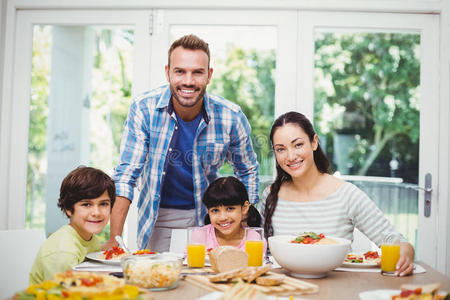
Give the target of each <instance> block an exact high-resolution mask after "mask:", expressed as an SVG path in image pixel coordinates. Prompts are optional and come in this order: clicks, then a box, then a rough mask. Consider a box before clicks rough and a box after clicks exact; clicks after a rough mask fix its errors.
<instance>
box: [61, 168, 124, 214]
mask: <svg viewBox="0 0 450 300" xmlns="http://www.w3.org/2000/svg"><path fill="white" fill-rule="evenodd" d="M105 191H107V193H108V196H109V198H110V199H111V209H112V207H113V205H114V201H115V200H116V187H115V185H114V181H113V180H112V179H111V177H109V176H108V175H107V174H106V173H104V172H103V171H102V170H99V169H95V168H91V167H85V166H80V167H78V168H76V169H75V170H73V171H71V172H70V173H69V174H67V176H66V177H65V178H64V180H63V182H62V183H61V188H60V193H59V199H58V207H59V208H60V209H61V210H62V211H63V212H64V213H65V214H66V215H67V217H70V216H69V215H68V214H67V211H70V212H71V213H73V211H74V210H73V207H74V205H75V203H77V202H79V201H81V200H83V199H94V198H97V197H100V196H101V195H102V194H103V193H104V192H105Z"/></svg>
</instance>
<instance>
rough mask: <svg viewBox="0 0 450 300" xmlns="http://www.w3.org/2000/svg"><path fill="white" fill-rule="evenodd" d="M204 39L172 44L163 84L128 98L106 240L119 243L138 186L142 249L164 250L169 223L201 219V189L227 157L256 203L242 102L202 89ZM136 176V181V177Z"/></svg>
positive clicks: (206, 70) (207, 71) (254, 165)
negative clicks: (165, 80)
mask: <svg viewBox="0 0 450 300" xmlns="http://www.w3.org/2000/svg"><path fill="white" fill-rule="evenodd" d="M209 62H210V53H209V47H208V44H207V43H205V42H204V41H203V40H201V39H199V38H198V37H197V36H195V35H187V36H184V37H181V38H180V39H178V40H176V41H175V42H173V44H172V45H171V47H170V49H169V58H168V65H167V66H166V67H165V72H166V77H167V80H168V82H169V85H166V86H162V87H160V88H157V89H154V90H151V91H149V92H146V93H144V94H143V95H140V96H138V97H137V98H136V99H134V101H133V103H132V105H131V107H130V111H129V114H128V117H127V120H126V122H125V125H124V133H123V137H122V143H121V157H120V163H119V165H118V166H117V168H116V170H115V174H114V180H115V182H116V189H117V198H116V202H115V204H114V207H113V209H112V213H111V233H110V239H109V241H108V242H106V243H105V244H104V245H103V248H104V249H107V248H110V247H112V246H114V245H117V243H116V242H115V240H114V237H115V236H116V235H121V234H122V230H123V224H124V222H125V218H126V216H127V212H128V209H129V206H130V203H131V200H133V189H134V187H135V186H136V185H138V189H139V190H140V194H139V198H138V204H137V205H138V238H137V244H138V247H139V248H140V249H143V248H147V249H151V250H152V251H159V252H163V251H168V250H169V246H170V237H171V231H172V229H173V228H186V227H188V226H196V225H202V224H203V218H204V216H205V214H206V209H205V208H204V207H203V205H202V201H201V198H202V195H203V193H204V191H205V190H206V188H207V186H208V184H209V183H210V182H212V181H213V180H214V179H216V178H217V177H218V174H217V172H218V170H219V168H220V167H221V166H222V164H223V162H224V160H225V158H227V159H228V161H229V162H230V163H231V164H232V165H233V169H234V170H235V175H236V176H237V177H238V178H239V179H240V180H241V181H242V182H243V183H244V184H245V186H246V188H247V190H248V193H249V198H250V199H249V201H250V202H251V203H256V202H257V201H258V184H259V182H258V168H259V165H258V162H257V160H256V154H255V152H254V151H253V147H252V143H251V139H250V125H249V124H248V121H247V119H246V117H245V116H244V114H243V113H242V111H241V109H240V107H239V106H238V105H236V104H234V103H232V102H230V101H228V100H225V99H223V98H221V97H217V96H213V95H209V94H207V93H206V86H207V85H208V84H209V82H210V80H211V75H212V73H213V69H212V68H210V67H209ZM138 178H139V180H138Z"/></svg>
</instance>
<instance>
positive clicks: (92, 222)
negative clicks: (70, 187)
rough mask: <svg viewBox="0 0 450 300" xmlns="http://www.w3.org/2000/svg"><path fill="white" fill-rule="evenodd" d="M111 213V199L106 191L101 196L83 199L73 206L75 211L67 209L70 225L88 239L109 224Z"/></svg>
mask: <svg viewBox="0 0 450 300" xmlns="http://www.w3.org/2000/svg"><path fill="white" fill-rule="evenodd" d="M110 213H111V199H110V198H109V195H108V192H107V191H104V192H103V194H102V195H101V196H100V197H97V198H94V199H83V200H81V201H79V202H77V203H75V205H74V206H73V212H70V211H67V214H68V215H69V216H70V225H71V226H72V227H73V228H74V229H75V230H76V231H77V232H78V234H79V235H80V236H81V237H82V238H83V239H84V240H86V241H89V240H90V239H91V238H92V235H93V234H97V233H100V232H101V231H102V230H103V228H104V227H105V226H106V224H108V221H109V215H110Z"/></svg>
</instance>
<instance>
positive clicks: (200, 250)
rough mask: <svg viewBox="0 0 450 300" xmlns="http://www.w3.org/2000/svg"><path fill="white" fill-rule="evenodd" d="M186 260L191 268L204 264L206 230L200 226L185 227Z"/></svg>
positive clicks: (201, 266)
mask: <svg viewBox="0 0 450 300" xmlns="http://www.w3.org/2000/svg"><path fill="white" fill-rule="evenodd" d="M187 235H188V236H187V262H188V266H189V267H191V268H203V267H204V266H205V247H206V246H205V244H206V230H205V229H204V228H202V227H189V228H188V229H187Z"/></svg>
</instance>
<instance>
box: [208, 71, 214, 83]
mask: <svg viewBox="0 0 450 300" xmlns="http://www.w3.org/2000/svg"><path fill="white" fill-rule="evenodd" d="M212 74H213V68H209V69H208V83H207V84H209V82H210V81H211V78H212Z"/></svg>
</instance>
